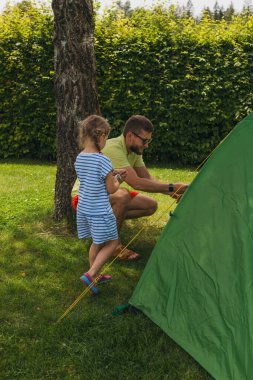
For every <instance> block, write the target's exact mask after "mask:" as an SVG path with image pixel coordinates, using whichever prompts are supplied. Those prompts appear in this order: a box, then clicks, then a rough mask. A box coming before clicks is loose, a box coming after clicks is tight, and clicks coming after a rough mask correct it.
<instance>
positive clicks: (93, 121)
mask: <svg viewBox="0 0 253 380" xmlns="http://www.w3.org/2000/svg"><path fill="white" fill-rule="evenodd" d="M110 129H111V128H110V125H109V124H108V123H107V121H106V120H105V119H103V118H102V117H100V116H96V115H92V116H89V117H87V118H86V119H85V120H83V121H81V122H80V134H79V140H80V145H81V147H82V148H84V149H83V151H82V152H81V153H80V154H79V155H78V156H77V158H76V162H75V169H76V173H77V177H78V179H79V181H80V187H79V192H78V205H77V231H78V237H79V238H80V239H84V238H87V237H92V244H91V246H90V250H89V261H90V269H89V270H88V272H86V273H84V274H83V275H82V276H81V277H80V280H81V281H82V282H83V283H84V284H85V285H86V286H89V285H90V284H91V283H92V282H93V281H94V280H95V279H96V278H97V277H98V283H99V282H100V283H101V282H105V281H108V280H110V279H111V276H102V275H100V276H99V272H100V270H101V268H102V266H103V265H104V264H105V262H106V261H107V260H108V258H109V257H110V256H111V255H112V254H113V252H114V250H115V249H116V247H117V245H118V232H117V225H116V218H115V216H114V214H113V211H112V208H111V205H110V202H109V194H113V193H114V192H115V191H116V190H117V189H118V188H119V180H122V179H123V178H125V177H126V171H125V170H118V171H113V168H112V164H111V161H110V159H109V158H107V157H106V156H105V155H103V154H102V153H101V150H102V149H103V148H104V146H105V143H106V140H107V137H108V134H109V132H110ZM115 174H116V176H115ZM119 174H120V175H121V177H120V178H118V180H117V176H119ZM90 290H91V292H92V293H93V294H98V289H97V286H96V285H95V284H93V285H92V286H91V288H90Z"/></svg>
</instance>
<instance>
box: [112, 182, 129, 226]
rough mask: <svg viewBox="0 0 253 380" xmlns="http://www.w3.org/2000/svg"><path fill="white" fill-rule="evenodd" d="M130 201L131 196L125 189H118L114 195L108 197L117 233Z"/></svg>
mask: <svg viewBox="0 0 253 380" xmlns="http://www.w3.org/2000/svg"><path fill="white" fill-rule="evenodd" d="M130 201H131V196H130V193H129V191H128V190H127V189H119V190H117V191H116V192H115V193H114V194H111V195H110V203H111V206H112V209H113V212H114V215H115V217H116V220H117V226H118V232H119V231H120V229H121V226H122V223H123V221H124V220H125V217H126V212H127V209H128V206H129V202H130Z"/></svg>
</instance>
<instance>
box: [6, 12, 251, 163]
mask: <svg viewBox="0 0 253 380" xmlns="http://www.w3.org/2000/svg"><path fill="white" fill-rule="evenodd" d="M28 12H34V16H33V17H28V16H27V13H28ZM20 19H22V23H20ZM6 20H7V21H6ZM11 20H12V21H13V20H15V28H13V26H11V25H10V24H11ZM0 30H1V31H0V37H1V42H0V60H1V61H0V75H1V90H0V91H1V93H0V94H1V99H2V102H1V103H2V104H1V106H0V107H1V109H0V114H1V124H0V155H1V157H10V156H16V157H21V156H25V155H27V156H31V157H37V158H47V159H52V158H54V157H55V145H54V141H55V106H54V96H53V83H52V82H53V46H52V19H51V16H50V15H49V14H48V12H47V11H46V10H41V9H40V10H38V9H34V8H30V9H29V10H26V11H25V14H24V12H23V14H22V12H21V10H20V9H18V8H16V7H14V8H12V11H11V12H9V13H7V14H4V15H2V17H1V24H0ZM252 57H253V17H251V18H244V17H243V16H237V17H235V18H234V19H233V21H232V22H230V23H228V22H225V21H221V22H220V21H219V22H217V21H214V20H212V19H210V18H209V17H208V16H206V17H204V18H203V19H202V20H201V22H200V23H196V22H195V21H194V20H193V19H191V18H185V19H177V18H176V17H175V15H174V14H173V11H172V10H169V11H168V10H167V11H165V10H164V9H162V8H159V7H157V8H155V9H153V10H152V11H149V10H143V9H139V10H136V11H134V12H133V15H132V17H131V18H124V17H115V12H114V13H111V14H110V13H107V14H105V15H103V16H102V17H99V18H98V19H97V21H96V58H97V81H98V89H99V101H100V106H101V110H102V113H103V115H104V116H105V117H107V118H108V120H109V121H110V123H111V124H112V126H113V130H112V135H117V134H118V133H120V131H121V128H122V125H123V124H124V121H125V120H126V119H127V118H128V117H129V116H131V115H132V114H136V113H138V114H143V115H145V116H147V117H149V118H150V119H151V120H152V121H153V123H154V125H155V127H156V131H155V134H154V142H152V144H151V145H150V148H149V149H148V151H147V153H146V158H147V159H148V160H150V161H151V160H152V161H153V162H154V161H160V162H165V161H170V160H173V161H178V162H182V163H184V164H194V163H196V162H200V161H201V160H202V159H203V158H204V157H205V156H206V155H207V154H208V153H209V152H210V151H211V150H212V149H213V148H214V147H215V146H216V145H217V144H218V143H219V141H220V140H221V139H222V138H223V137H224V136H225V135H226V134H227V133H228V132H229V131H230V130H231V128H232V127H233V126H234V125H235V124H236V123H237V122H238V121H239V120H241V119H242V118H243V117H244V116H246V115H247V114H248V113H249V112H251V111H252V109H253V96H252V83H253V80H252V79H253V78H252V77H253V70H252ZM3 74H4V75H3ZM7 141H8V144H7Z"/></svg>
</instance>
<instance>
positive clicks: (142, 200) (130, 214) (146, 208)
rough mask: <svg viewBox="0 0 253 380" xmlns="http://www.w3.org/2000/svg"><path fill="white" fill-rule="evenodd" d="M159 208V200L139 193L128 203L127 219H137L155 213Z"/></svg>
mask: <svg viewBox="0 0 253 380" xmlns="http://www.w3.org/2000/svg"><path fill="white" fill-rule="evenodd" d="M156 210H157V202H156V201H155V200H154V199H152V198H150V197H147V196H146V195H143V194H138V195H136V196H135V197H134V198H132V199H131V201H130V202H129V204H128V207H127V212H126V214H125V218H126V219H136V218H141V217H143V216H150V215H153V214H154V213H155V212H156Z"/></svg>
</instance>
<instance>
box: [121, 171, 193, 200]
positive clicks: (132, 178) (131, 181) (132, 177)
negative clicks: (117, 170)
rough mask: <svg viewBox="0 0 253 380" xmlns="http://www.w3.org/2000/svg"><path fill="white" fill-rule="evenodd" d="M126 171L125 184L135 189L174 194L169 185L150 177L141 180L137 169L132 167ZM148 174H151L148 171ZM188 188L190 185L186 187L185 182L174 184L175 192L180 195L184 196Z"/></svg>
mask: <svg viewBox="0 0 253 380" xmlns="http://www.w3.org/2000/svg"><path fill="white" fill-rule="evenodd" d="M125 169H127V176H126V179H125V182H126V183H127V184H128V185H129V186H131V187H132V188H133V189H135V190H141V191H146V192H148V193H161V194H167V195H171V194H172V192H171V191H169V184H168V183H162V182H159V181H157V180H156V179H153V178H151V177H150V176H149V178H146V177H142V178H141V177H139V175H137V171H135V169H133V168H131V167H130V166H129V167H127V168H125ZM139 169H140V168H139ZM146 170H147V169H146ZM139 173H140V171H139ZM147 173H148V174H149V172H148V170H147ZM142 174H144V175H145V173H144V171H143V172H142ZM146 175H147V174H146ZM187 187H188V185H186V184H185V183H183V182H177V183H174V191H173V192H175V191H178V194H182V193H184V191H185V190H186V189H187Z"/></svg>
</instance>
